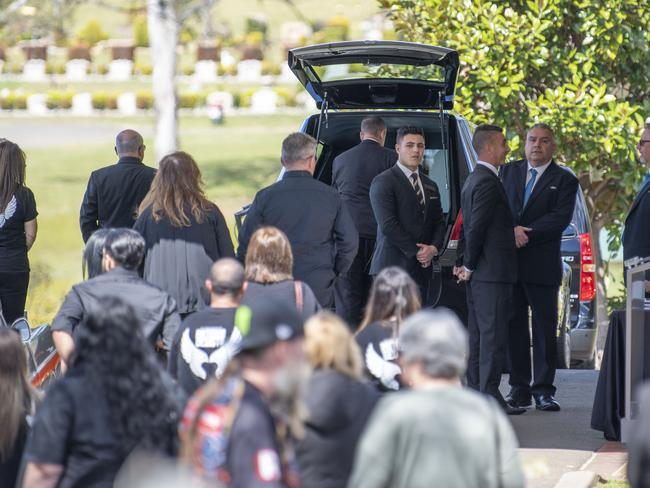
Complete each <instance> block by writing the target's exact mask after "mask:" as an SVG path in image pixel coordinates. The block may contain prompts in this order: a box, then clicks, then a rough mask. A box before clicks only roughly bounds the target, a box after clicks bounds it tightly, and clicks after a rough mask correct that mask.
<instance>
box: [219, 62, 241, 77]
mask: <svg viewBox="0 0 650 488" xmlns="http://www.w3.org/2000/svg"><path fill="white" fill-rule="evenodd" d="M217 74H218V75H219V76H224V75H227V76H237V65H235V64H233V65H232V66H224V65H223V64H220V65H219V66H218V67H217Z"/></svg>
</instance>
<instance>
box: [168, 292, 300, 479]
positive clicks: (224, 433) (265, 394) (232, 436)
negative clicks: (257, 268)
mask: <svg viewBox="0 0 650 488" xmlns="http://www.w3.org/2000/svg"><path fill="white" fill-rule="evenodd" d="M235 327H237V328H238V329H239V331H240V333H241V335H242V336H243V338H242V341H241V352H240V354H239V355H238V356H237V359H236V360H235V361H234V362H233V363H232V366H231V368H230V369H229V371H228V372H227V373H226V374H225V375H224V376H222V377H221V378H220V379H219V380H217V379H213V380H211V381H210V382H209V383H207V384H206V385H205V386H204V387H203V388H201V389H200V390H198V391H197V392H196V394H195V395H194V396H193V397H192V398H191V399H190V401H189V402H188V405H187V408H186V410H185V414H184V416H183V421H182V424H181V441H182V444H183V447H182V452H183V454H182V456H183V458H184V459H185V460H186V461H187V462H188V463H190V464H191V465H192V466H193V467H194V469H195V470H196V472H197V474H198V475H200V476H201V477H202V478H204V479H206V481H208V482H210V483H211V484H216V485H217V486H221V484H223V485H227V486H232V487H252V486H264V487H269V488H279V487H287V486H289V487H293V486H297V474H296V473H295V472H292V470H291V454H292V449H291V441H290V436H291V434H298V433H297V432H296V431H295V428H293V429H292V427H294V425H293V423H295V424H297V423H298V422H292V419H291V417H292V415H291V414H290V413H288V412H291V411H292V410H295V407H294V406H295V405H297V404H298V403H297V401H296V400H297V398H298V397H299V388H298V386H297V385H299V383H300V381H299V380H300V379H301V377H302V371H303V370H304V368H303V367H301V366H303V352H302V343H303V323H302V319H301V318H300V315H299V314H298V312H297V310H296V309H295V308H294V307H291V306H289V305H287V304H284V303H281V302H266V303H262V304H260V305H259V306H253V307H252V308H250V307H248V306H245V305H244V306H241V307H239V309H238V311H237V314H236V317H235ZM274 412H277V413H281V414H282V415H284V416H285V418H284V419H282V418H280V416H279V415H277V414H274ZM293 417H296V418H295V419H294V420H297V415H295V416H293Z"/></svg>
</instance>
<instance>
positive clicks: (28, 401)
mask: <svg viewBox="0 0 650 488" xmlns="http://www.w3.org/2000/svg"><path fill="white" fill-rule="evenodd" d="M0 398H1V399H2V400H1V401H0V425H2V428H1V429H0V461H5V460H6V459H7V457H8V456H9V454H10V453H11V451H12V449H13V447H14V445H15V443H16V440H17V439H18V434H19V433H20V430H21V429H22V428H24V426H25V422H26V416H27V415H28V414H29V413H32V412H31V411H32V403H33V401H34V398H35V392H34V390H33V389H32V387H31V385H30V384H29V380H28V378H27V360H26V357H25V350H24V349H23V345H22V344H21V342H20V336H19V335H18V334H17V333H16V331H14V330H11V329H8V328H3V327H0Z"/></svg>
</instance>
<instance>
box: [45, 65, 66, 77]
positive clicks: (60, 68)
mask: <svg viewBox="0 0 650 488" xmlns="http://www.w3.org/2000/svg"><path fill="white" fill-rule="evenodd" d="M45 73H47V74H48V75H62V74H64V73H65V65H63V64H58V63H57V64H55V63H47V64H46V65H45Z"/></svg>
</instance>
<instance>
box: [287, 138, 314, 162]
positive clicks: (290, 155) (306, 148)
mask: <svg viewBox="0 0 650 488" xmlns="http://www.w3.org/2000/svg"><path fill="white" fill-rule="evenodd" d="M315 151H316V139H314V138H313V137H311V136H308V135H307V134H303V133H302V132H294V133H293V134H289V135H288V136H287V137H286V138H285V139H284V141H282V164H283V165H284V166H291V165H293V164H294V163H297V162H298V161H302V160H305V159H307V158H308V157H309V156H311V155H312V154H313V153H314V152H315Z"/></svg>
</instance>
